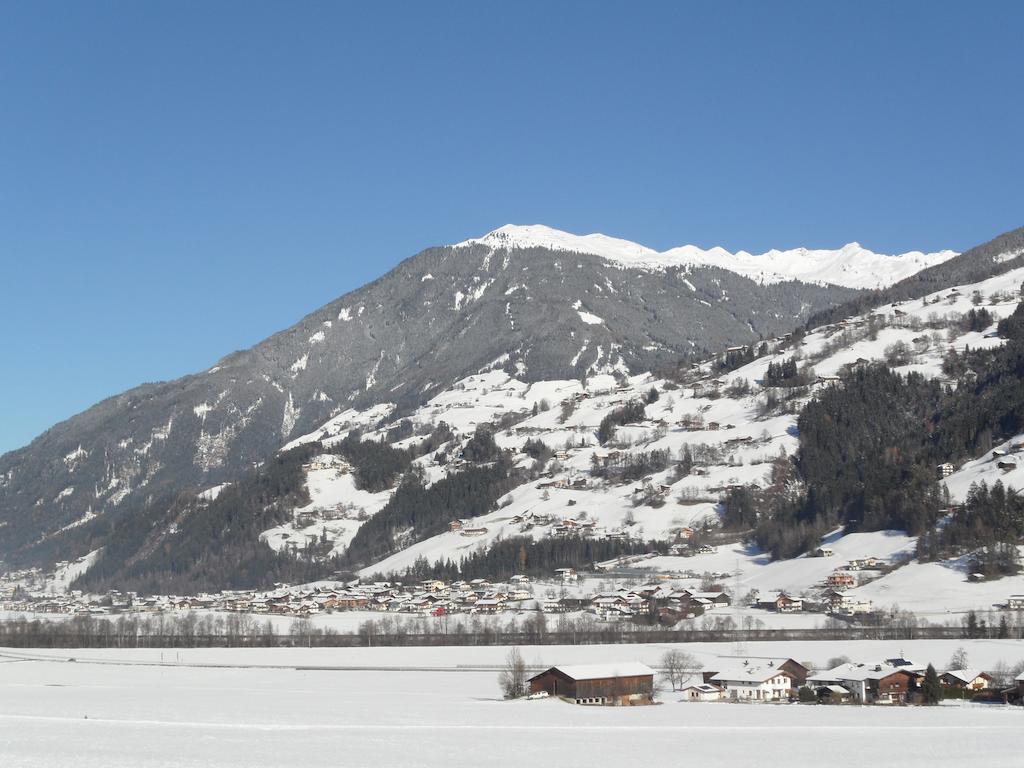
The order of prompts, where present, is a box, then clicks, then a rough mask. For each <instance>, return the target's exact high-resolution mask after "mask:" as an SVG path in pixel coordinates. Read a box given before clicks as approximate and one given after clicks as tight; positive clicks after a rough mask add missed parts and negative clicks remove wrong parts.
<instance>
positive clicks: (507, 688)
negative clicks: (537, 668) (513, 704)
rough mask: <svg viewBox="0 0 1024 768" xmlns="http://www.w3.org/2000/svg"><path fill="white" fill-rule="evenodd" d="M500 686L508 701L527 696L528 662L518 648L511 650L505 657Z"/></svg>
mask: <svg viewBox="0 0 1024 768" xmlns="http://www.w3.org/2000/svg"><path fill="white" fill-rule="evenodd" d="M498 685H500V686H501V692H502V693H503V694H504V696H505V698H506V699H518V698H520V697H521V696H524V695H525V694H526V662H525V661H523V655H522V654H521V653H520V652H519V649H518V648H513V649H512V650H510V651H509V652H508V656H506V657H505V666H504V667H503V668H502V670H501V673H500V674H499V675H498Z"/></svg>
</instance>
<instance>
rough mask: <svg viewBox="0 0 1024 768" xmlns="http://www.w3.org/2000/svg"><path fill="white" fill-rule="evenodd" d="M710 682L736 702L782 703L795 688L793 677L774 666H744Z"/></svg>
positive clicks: (721, 673) (716, 675) (728, 671)
mask: <svg viewBox="0 0 1024 768" xmlns="http://www.w3.org/2000/svg"><path fill="white" fill-rule="evenodd" d="M709 682H711V683H712V684H714V685H717V686H719V687H721V688H722V689H723V694H724V697H725V698H729V699H733V700H736V701H782V700H785V699H788V698H789V695H790V692H791V691H792V690H793V688H794V687H795V684H794V681H793V675H792V674H791V673H790V672H787V671H786V670H784V669H779V668H778V667H776V666H774V665H772V664H766V665H764V666H756V665H752V664H744V665H743V666H742V667H737V668H736V669H727V670H725V671H724V672H718V673H716V674H715V675H714V676H713V677H712V678H711V680H710V681H709Z"/></svg>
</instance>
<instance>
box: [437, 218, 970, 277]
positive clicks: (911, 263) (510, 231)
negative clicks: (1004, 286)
mask: <svg viewBox="0 0 1024 768" xmlns="http://www.w3.org/2000/svg"><path fill="white" fill-rule="evenodd" d="M470 245H485V246H487V247H490V248H494V249H517V248H518V249H527V248H546V249H548V250H552V251H566V252H576V253H590V254H593V255H595V256H601V257H602V258H605V259H608V260H610V261H613V262H615V263H617V264H620V265H621V266H623V267H624V268H627V269H667V268H671V267H718V268H720V269H725V270H728V271H730V272H735V273H736V274H740V275H743V276H745V277H749V278H751V279H754V280H756V281H757V282H760V283H762V284H764V283H770V282H784V281H786V280H800V281H802V282H811V283H816V284H819V285H821V284H828V285H841V286H844V287H847V288H881V287H887V286H889V285H892V284H893V283H896V282H899V281H900V280H903V279H905V278H907V277H909V276H911V275H913V274H915V273H916V272H918V271H920V270H922V269H926V268H928V267H931V266H935V265H937V264H941V263H943V262H945V261H948V260H949V259H952V258H954V257H955V256H957V255H958V254H957V253H956V252H955V251H952V250H943V251H937V252H934V253H923V252H921V251H908V252H906V253H902V254H894V255H887V254H880V253H876V252H874V251H871V250H869V249H867V248H864V247H863V246H861V245H860V244H859V243H856V242H853V243H847V244H846V245H844V246H842V247H841V248H836V249H814V248H802V247H801V248H790V249H786V250H779V249H774V248H773V249H771V250H769V251H766V252H764V253H761V254H752V253H749V252H747V251H744V250H740V251H736V252H735V253H732V252H730V251H728V250H726V249H725V248H721V247H719V246H715V247H712V248H708V249H703V248H700V247H698V246H695V245H683V246H677V247H675V248H670V249H668V250H666V251H661V252H659V251H656V250H654V249H652V248H648V247H646V246H643V245H640V244H639V243H635V242H632V241H629V240H623V239H621V238H615V237H609V236H607V235H603V234H600V233H594V234H589V235H574V234H571V233H569V232H564V231H562V230H558V229H553V228H551V227H547V226H544V225H541V224H529V225H516V224H506V225H505V226H502V227H499V228H498V229H495V230H493V231H491V232H488V233H487V234H486V235H483V236H482V237H478V238H471V239H469V240H464V241H462V242H460V243H456V244H455V245H454V246H452V247H453V248H465V247H468V246H470Z"/></svg>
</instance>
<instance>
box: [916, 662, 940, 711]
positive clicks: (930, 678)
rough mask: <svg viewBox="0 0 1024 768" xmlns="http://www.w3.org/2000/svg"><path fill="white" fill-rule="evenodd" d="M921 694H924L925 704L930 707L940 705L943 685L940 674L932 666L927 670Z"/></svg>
mask: <svg viewBox="0 0 1024 768" xmlns="http://www.w3.org/2000/svg"><path fill="white" fill-rule="evenodd" d="M921 692H922V694H924V703H925V704H928V705H934V704H938V703H939V700H940V699H941V698H942V683H941V682H940V681H939V673H938V672H936V671H935V667H934V666H932V665H931V664H929V665H928V669H926V670H925V673H924V684H923V685H922V687H921Z"/></svg>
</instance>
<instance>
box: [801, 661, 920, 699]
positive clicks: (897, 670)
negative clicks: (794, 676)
mask: <svg viewBox="0 0 1024 768" xmlns="http://www.w3.org/2000/svg"><path fill="white" fill-rule="evenodd" d="M919 677H920V673H918V672H916V671H914V670H913V669H911V668H908V667H894V666H892V665H889V664H871V665H869V664H853V663H848V664H841V665H840V666H838V667H836V668H835V669H831V670H827V671H825V672H818V673H815V674H814V675H812V676H810V677H808V678H807V683H808V685H811V686H812V687H815V688H818V687H820V686H824V685H841V686H842V687H843V688H845V689H846V690H848V691H849V692H850V693H851V694H852V698H853V700H854V701H857V702H860V703H861V704H868V703H877V704H898V703H901V702H904V701H906V700H907V694H908V693H910V692H911V691H913V690H914V689H915V688H916V687H917V682H918V679H919Z"/></svg>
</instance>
